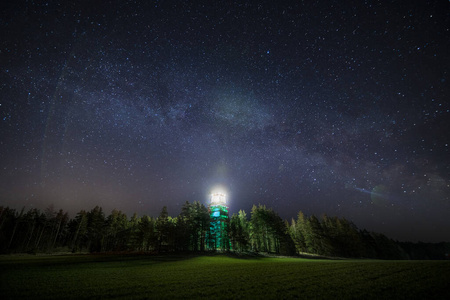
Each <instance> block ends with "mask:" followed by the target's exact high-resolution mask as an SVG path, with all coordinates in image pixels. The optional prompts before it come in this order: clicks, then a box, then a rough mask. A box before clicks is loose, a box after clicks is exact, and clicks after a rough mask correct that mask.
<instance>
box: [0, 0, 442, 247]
mask: <svg viewBox="0 0 450 300" xmlns="http://www.w3.org/2000/svg"><path fill="white" fill-rule="evenodd" d="M0 9H1V15H0V16H1V18H0V36H1V39H0V84H1V88H0V89H1V90H0V117H1V119H0V163H1V165H0V205H3V206H10V207H13V208H17V209H21V208H22V207H24V206H25V208H26V209H30V208H34V207H36V208H39V209H45V208H46V207H47V206H48V205H50V204H51V203H53V204H54V206H55V208H62V209H64V210H66V211H69V212H70V214H71V217H74V216H75V214H76V213H77V212H78V211H79V210H81V209H85V210H90V209H92V208H93V207H94V206H95V205H99V206H101V207H102V208H103V209H104V211H105V212H106V213H107V214H109V212H110V211H111V210H112V209H113V208H117V209H120V210H122V211H124V212H125V213H127V214H129V215H131V214H132V213H134V212H137V213H138V214H139V215H143V214H147V215H150V216H157V215H158V214H159V212H160V210H161V208H162V207H163V206H164V205H166V206H167V207H168V210H169V214H170V215H172V216H176V215H178V214H179V213H180V210H181V206H182V205H183V203H184V202H185V201H190V202H193V201H200V202H202V203H205V204H207V203H208V195H209V194H210V192H211V191H212V189H214V187H216V186H221V187H222V188H223V189H225V190H226V191H227V194H228V203H229V206H230V212H231V213H235V212H238V211H239V210H240V209H244V210H246V211H247V213H249V212H250V209H251V207H252V205H253V204H258V203H261V204H265V205H266V206H268V207H271V208H273V209H274V210H275V211H277V212H278V213H279V214H280V216H281V217H282V218H284V219H288V220H290V219H291V218H292V217H296V215H297V213H298V211H300V210H301V211H303V212H304V213H305V214H306V215H310V214H315V215H317V216H320V215H322V214H324V213H326V214H327V215H329V216H339V217H345V218H347V219H349V220H351V221H353V222H354V223H355V224H356V225H357V226H358V228H360V229H363V228H366V229H367V230H370V231H376V232H380V233H383V234H386V235H387V236H388V237H390V238H393V239H398V240H401V241H405V240H408V241H419V240H420V241H425V242H439V241H443V240H446V241H449V240H450V235H449V232H450V218H449V213H450V198H449V197H450V155H449V154H450V153H449V143H450V138H449V137H448V136H447V135H448V133H449V131H450V111H449V110H450V101H449V97H450V84H449V83H450V76H449V67H450V55H449V53H450V3H449V1H444V0H442V1H369V0H366V1H245V0H244V1H163V0H161V1H141V2H139V1H124V0H120V1H118V0H117V1H114V0H113V1H111V0H110V1H33V0H31V1H6V3H4V2H2V4H1V6H0Z"/></svg>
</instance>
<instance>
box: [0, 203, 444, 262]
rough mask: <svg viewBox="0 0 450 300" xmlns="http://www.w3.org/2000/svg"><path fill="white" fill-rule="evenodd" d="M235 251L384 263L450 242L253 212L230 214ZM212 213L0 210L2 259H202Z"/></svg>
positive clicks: (189, 208)
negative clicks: (82, 255) (128, 255)
mask: <svg viewBox="0 0 450 300" xmlns="http://www.w3.org/2000/svg"><path fill="white" fill-rule="evenodd" d="M226 229H227V234H228V236H229V240H230V245H229V246H227V247H225V249H222V250H224V251H236V252H254V253H260V252H263V253H272V254H279V255H306V254H315V255H321V256H332V257H351V258H379V259H448V253H449V250H450V244H449V243H437V244H432V243H405V242H403V243H400V242H396V241H393V240H392V239H389V238H387V237H386V236H384V235H383V234H379V233H374V232H368V231H366V230H359V229H358V228H357V227H356V226H355V225H354V224H353V223H352V222H350V221H348V220H346V219H344V218H337V217H328V216H327V215H323V216H322V217H321V218H320V219H319V218H317V217H316V216H314V215H311V216H305V215H304V214H303V213H302V212H299V213H298V215H297V217H296V218H295V219H292V220H291V221H290V222H288V221H284V220H282V219H281V218H280V216H279V215H278V214H277V213H276V212H275V211H274V210H272V209H269V208H266V207H265V206H263V205H258V206H256V205H254V206H253V208H252V210H251V212H250V216H248V215H247V213H246V212H245V211H243V210H240V211H239V212H238V213H237V214H233V215H232V216H231V217H229V219H228V224H227V226H226ZM210 230H211V218H210V212H209V210H208V208H207V207H206V206H205V205H203V204H201V203H200V202H194V203H189V202H186V203H185V204H184V205H183V206H182V208H181V212H180V214H179V215H178V216H176V217H171V216H169V213H168V211H167V207H165V206H164V207H163V208H162V210H161V212H160V214H159V216H158V217H156V218H154V217H150V216H147V215H143V216H141V217H139V216H137V214H136V213H135V214H133V216H131V217H130V218H129V217H128V216H127V215H126V214H125V213H123V212H121V211H120V210H116V209H114V210H113V211H112V212H111V213H110V214H109V215H105V213H104V212H103V210H102V208H101V207H99V206H96V207H94V208H93V209H91V210H90V211H85V210H81V211H80V212H78V213H77V214H76V216H75V217H74V218H73V219H71V218H69V215H68V213H67V212H64V211H63V210H62V209H60V210H55V208H54V207H53V205H51V206H49V207H48V208H47V209H45V210H44V211H40V210H38V209H35V208H33V209H30V210H28V211H25V209H22V210H20V211H17V210H15V209H11V208H8V207H2V206H0V253H53V252H69V251H70V252H73V253H77V252H91V253H93V252H150V253H151V252H153V253H159V252H202V251H208V250H211V249H210V248H209V247H208V245H207V244H206V236H207V235H208V233H209V232H210Z"/></svg>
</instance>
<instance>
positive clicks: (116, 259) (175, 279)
mask: <svg viewBox="0 0 450 300" xmlns="http://www.w3.org/2000/svg"><path fill="white" fill-rule="evenodd" d="M449 289H450V261H374V260H367V261H366V260H310V259H301V258H236V257H229V256H225V255H217V256H171V255H164V256H136V255H135V256H131V255H127V256H118V255H76V256H75V255H67V256H2V257H0V295H1V296H0V298H2V299H35V298H43V299H69V298H76V299H80V298H133V299H141V298H151V299H160V298H170V299H173V298H183V299H198V298H208V299H213V298H215V299H216V298H227V299H234V298H241V299H249V298H252V299H253V298H264V299H268V298H271V299H275V298H276V299H283V298H284V299H292V298H293V299H297V298H300V299H304V298H308V299H310V298H313V299H317V298H319V299H320V298H326V299H332V298H334V299H349V298H359V299H368V298H370V299H450V291H449Z"/></svg>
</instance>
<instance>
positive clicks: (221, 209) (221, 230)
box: [206, 191, 230, 250]
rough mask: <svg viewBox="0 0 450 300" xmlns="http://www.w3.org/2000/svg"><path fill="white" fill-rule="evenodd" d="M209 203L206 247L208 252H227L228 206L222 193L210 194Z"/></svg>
mask: <svg viewBox="0 0 450 300" xmlns="http://www.w3.org/2000/svg"><path fill="white" fill-rule="evenodd" d="M210 196H211V199H210V203H209V206H208V208H209V213H210V219H211V221H210V230H209V233H208V234H207V237H206V239H207V246H208V248H209V249H210V250H229V249H230V238H229V236H228V221H229V218H228V206H227V198H226V194H225V192H223V191H214V192H213V193H211V195H210Z"/></svg>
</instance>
